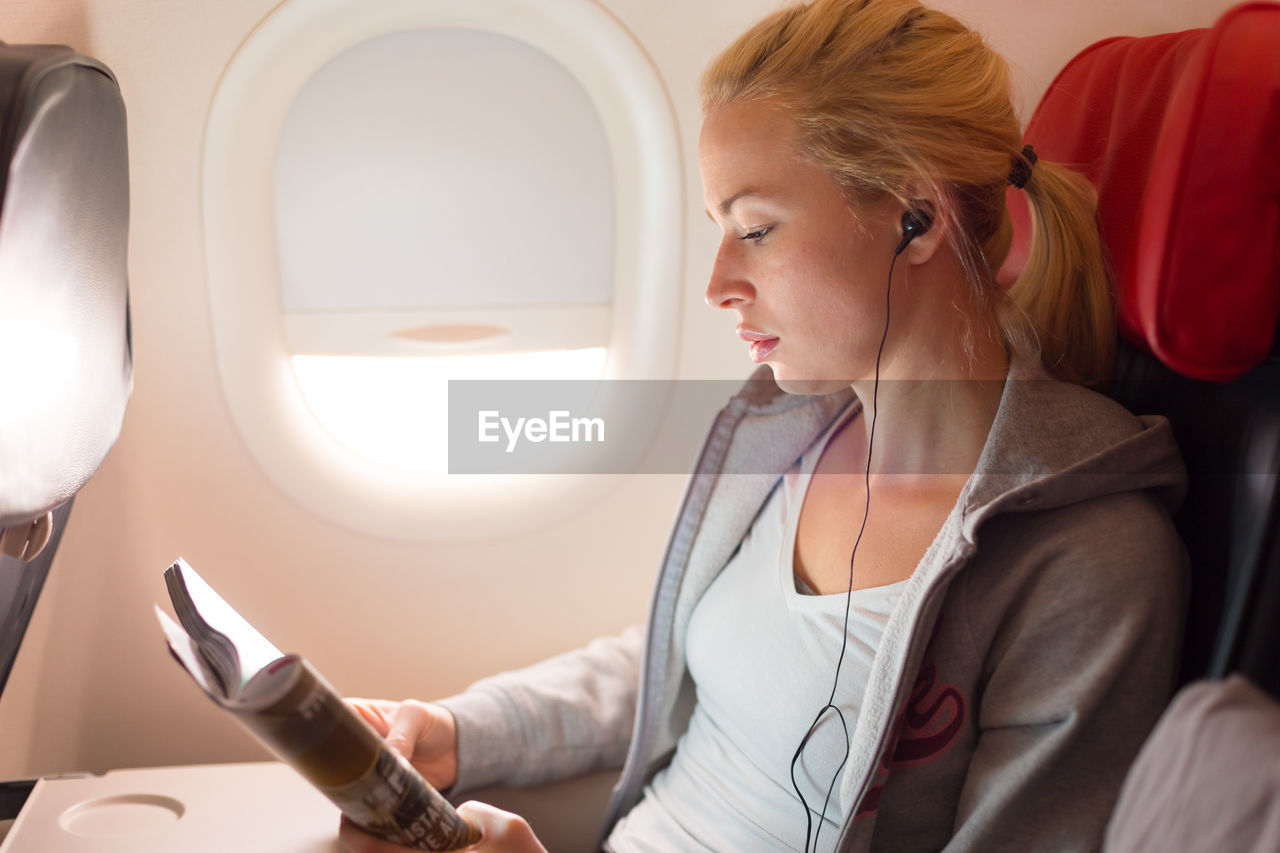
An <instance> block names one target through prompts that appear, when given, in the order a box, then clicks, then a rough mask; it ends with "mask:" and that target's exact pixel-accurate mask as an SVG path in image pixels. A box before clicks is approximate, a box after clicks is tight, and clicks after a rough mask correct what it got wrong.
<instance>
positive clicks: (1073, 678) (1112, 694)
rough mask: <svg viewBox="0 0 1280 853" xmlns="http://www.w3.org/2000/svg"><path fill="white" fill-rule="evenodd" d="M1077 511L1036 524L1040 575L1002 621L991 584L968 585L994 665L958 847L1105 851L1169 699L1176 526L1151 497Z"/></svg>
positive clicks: (1182, 565)
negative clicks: (1124, 787) (1127, 786)
mask: <svg viewBox="0 0 1280 853" xmlns="http://www.w3.org/2000/svg"><path fill="white" fill-rule="evenodd" d="M1067 515H1068V514H1067V513H1055V514H1050V518H1051V520H1052V521H1053V522H1054V523H1053V525H1052V526H1049V527H1045V526H1041V525H1031V526H1029V527H1028V528H1027V529H1026V531H1025V537H1026V541H1024V542H1023V543H1021V547H1023V548H1025V549H1027V550H1029V551H1030V552H1031V553H1032V554H1033V555H1034V558H1035V566H1034V570H1032V571H1029V572H1027V573H1026V577H1025V580H1024V581H1023V582H1022V583H1021V584H1020V585H1019V586H1018V589H1017V592H1016V594H1015V595H1014V596H1012V599H1011V600H1010V601H1009V603H1008V604H1007V605H1006V606H1004V607H1003V612H1001V613H1000V614H999V616H998V617H997V616H988V615H985V614H988V613H990V612H991V611H990V610H989V609H988V608H989V603H988V602H986V601H984V599H983V596H984V594H985V593H986V590H984V588H983V585H982V578H981V576H978V577H974V578H969V579H966V581H965V582H966V589H965V602H966V604H965V609H966V611H967V613H969V614H970V624H971V626H972V627H973V630H974V634H975V642H978V643H983V644H985V645H986V654H985V660H986V664H985V665H984V686H983V691H982V694H981V700H980V705H979V707H978V711H977V713H978V715H979V716H978V726H979V739H978V744H977V748H976V750H975V752H974V753H973V756H972V758H971V760H970V763H969V769H968V773H967V776H966V779H965V784H964V788H963V790H962V793H961V797H960V801H959V807H958V811H957V815H956V824H955V832H954V835H953V838H952V840H951V843H950V844H949V845H948V847H947V849H948V850H982V851H998V850H1011V851H1012V850H1019V851H1021V850H1055V851H1068V850H1096V849H1098V848H1099V847H1100V846H1101V842H1102V836H1103V832H1104V830H1105V828H1106V822H1107V819H1108V817H1109V815H1110V813H1111V810H1112V808H1113V806H1114V803H1115V799H1116V797H1117V795H1118V793H1119V790H1120V785H1121V783H1122V782H1123V780H1124V777H1125V774H1126V773H1127V771H1128V768H1129V765H1130V764H1131V763H1132V761H1133V758H1134V756H1135V755H1136V754H1137V752H1138V749H1139V748H1140V747H1141V745H1142V742H1143V740H1144V739H1145V738H1146V736H1147V734H1148V733H1149V732H1150V730H1151V728H1152V727H1153V726H1154V725H1155V722H1156V720H1157V718H1158V717H1159V715H1160V712H1161V710H1162V709H1163V707H1164V706H1165V704H1166V703H1167V701H1168V698H1169V694H1170V691H1171V689H1172V686H1173V680H1174V676H1175V673H1176V670H1177V660H1178V654H1179V651H1180V649H1181V638H1182V621H1183V616H1184V612H1185V605H1186V578H1187V572H1186V556H1185V551H1184V549H1183V546H1182V543H1181V541H1180V540H1179V539H1178V537H1177V534H1176V533H1175V532H1174V530H1173V526H1172V523H1171V522H1170V521H1169V519H1168V516H1167V515H1166V514H1165V513H1164V511H1163V510H1162V509H1160V508H1159V506H1158V505H1157V503H1156V501H1155V500H1154V499H1151V498H1149V497H1148V496H1146V495H1141V494H1129V495H1119V496H1113V497H1111V498H1108V499H1105V500H1099V501H1094V502H1091V505H1090V506H1088V507H1078V508H1073V509H1072V510H1071V512H1070V517H1069V518H1068V517H1067ZM1067 531H1073V532H1071V533H1068V532H1067ZM1016 545H1017V543H1015V546H1016ZM992 566H994V564H993V563H989V564H988V567H989V568H990V567H992ZM984 623H986V624H984Z"/></svg>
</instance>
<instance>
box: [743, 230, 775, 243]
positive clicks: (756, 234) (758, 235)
mask: <svg viewBox="0 0 1280 853" xmlns="http://www.w3.org/2000/svg"><path fill="white" fill-rule="evenodd" d="M770 230H771V229H770V228H768V227H764V228H755V229H753V230H751V231H748V232H747V233H746V234H743V235H742V236H741V237H740V238H739V239H741V240H753V241H755V242H757V243H759V242H760V241H761V240H763V239H764V237H765V235H766V234H768V233H769V231H770Z"/></svg>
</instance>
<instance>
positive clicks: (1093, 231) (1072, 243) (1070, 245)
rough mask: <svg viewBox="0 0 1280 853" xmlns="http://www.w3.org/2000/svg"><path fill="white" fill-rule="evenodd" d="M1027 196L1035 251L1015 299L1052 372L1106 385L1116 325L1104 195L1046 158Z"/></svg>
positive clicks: (1031, 180)
mask: <svg viewBox="0 0 1280 853" xmlns="http://www.w3.org/2000/svg"><path fill="white" fill-rule="evenodd" d="M1023 192H1025V193H1026V195H1027V206H1028V208H1029V209H1030V211H1031V248H1030V253H1029V254H1028V256H1027V264H1026V266H1025V267H1024V268H1023V270H1022V273H1021V274H1020V275H1019V276H1018V279H1017V281H1015V282H1014V284H1013V287H1012V289H1011V290H1010V295H1011V296H1012V298H1013V301H1014V303H1015V304H1016V305H1017V307H1018V308H1019V309H1020V311H1021V313H1022V314H1023V315H1024V316H1025V317H1026V318H1027V320H1028V322H1029V323H1030V324H1031V328H1032V329H1033V330H1034V332H1035V338H1036V341H1037V343H1038V346H1039V350H1040V359H1041V361H1043V363H1044V365H1045V368H1046V369H1047V370H1048V371H1049V372H1050V373H1052V374H1053V375H1055V376H1057V377H1059V378H1061V379H1066V380H1069V381H1071V382H1078V383H1080V384H1083V385H1096V384H1099V383H1101V382H1103V381H1104V380H1105V379H1106V378H1108V377H1109V376H1110V375H1111V368H1112V363H1113V361H1114V359H1115V340H1116V323H1115V306H1114V304H1113V302H1112V298H1111V281H1110V276H1109V275H1108V269H1107V264H1106V260H1105V258H1104V256H1103V250H1102V240H1101V237H1100V236H1099V234H1098V226H1097V221H1096V218H1095V211H1096V209H1097V195H1096V193H1095V191H1094V188H1093V185H1092V184H1090V183H1089V181H1088V180H1087V179H1086V178H1084V177H1083V176H1081V175H1079V174H1077V173H1076V172H1073V171H1071V170H1070V169H1068V168H1066V167H1064V166H1060V165H1058V164H1056V163H1046V162H1044V161H1040V162H1038V163H1037V164H1036V165H1035V167H1034V168H1033V169H1032V170H1031V173H1030V177H1029V178H1028V180H1027V183H1026V186H1025V187H1023Z"/></svg>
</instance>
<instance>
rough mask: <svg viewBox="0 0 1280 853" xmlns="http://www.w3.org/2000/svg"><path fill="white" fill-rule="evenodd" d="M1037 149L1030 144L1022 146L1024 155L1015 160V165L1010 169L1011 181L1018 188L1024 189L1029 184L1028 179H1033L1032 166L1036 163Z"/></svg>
mask: <svg viewBox="0 0 1280 853" xmlns="http://www.w3.org/2000/svg"><path fill="white" fill-rule="evenodd" d="M1038 159H1040V158H1038V157H1036V151H1035V149H1034V148H1032V147H1031V146H1030V145H1024V146H1022V155H1021V156H1020V157H1017V158H1015V159H1014V161H1013V166H1012V167H1011V168H1010V169H1009V183H1011V184H1013V185H1014V186H1015V187H1017V188H1018V189H1022V188H1023V187H1025V186H1026V185H1027V181H1029V180H1030V179H1031V167H1032V166H1034V165H1035V164H1036V160H1038Z"/></svg>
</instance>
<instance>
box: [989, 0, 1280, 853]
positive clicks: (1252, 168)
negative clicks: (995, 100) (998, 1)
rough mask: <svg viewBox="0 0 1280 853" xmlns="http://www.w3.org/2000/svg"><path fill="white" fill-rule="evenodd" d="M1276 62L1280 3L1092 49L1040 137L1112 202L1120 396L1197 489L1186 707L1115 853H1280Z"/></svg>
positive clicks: (1189, 533)
mask: <svg viewBox="0 0 1280 853" xmlns="http://www.w3.org/2000/svg"><path fill="white" fill-rule="evenodd" d="M1277 44H1280V4H1275V3H1263V2H1252V3H1244V4H1241V5H1238V6H1235V7H1233V8H1231V9H1229V10H1227V11H1226V12H1225V13H1224V14H1223V15H1222V16H1221V17H1220V18H1219V20H1218V21H1217V23H1216V24H1215V25H1214V26H1213V27H1212V28H1210V29H1200V30H1190V31H1187V32H1180V33H1170V34H1165V35H1158V36H1151V37H1146V38H1114V39H1107V40H1105V41H1101V42H1098V43H1097V44H1094V45H1093V46H1091V47H1089V48H1086V49H1085V50H1084V51H1083V52H1081V53H1080V54H1078V55H1077V56H1076V57H1075V58H1074V59H1073V60H1072V61H1071V62H1070V63H1069V64H1068V65H1067V66H1066V67H1065V68H1064V69H1063V70H1062V71H1061V72H1060V73H1059V75H1058V77H1057V78H1056V79H1055V80H1054V82H1053V83H1052V84H1051V85H1050V87H1049V89H1048V91H1047V92H1046V93H1045V95H1044V97H1043V99H1042V100H1041V102H1040V104H1039V106H1038V108H1037V110H1036V112H1035V114H1034V116H1033V117H1032V119H1031V122H1030V123H1029V125H1028V127H1027V131H1026V134H1025V136H1026V138H1027V141H1028V142H1030V143H1032V144H1033V145H1034V146H1035V149H1036V151H1037V154H1039V155H1040V156H1042V157H1045V158H1047V159H1049V160H1053V161H1057V162H1062V163H1066V164H1068V165H1072V166H1074V167H1075V168H1077V169H1078V170H1079V171H1081V172H1082V173H1083V174H1085V175H1086V176H1087V177H1088V178H1089V179H1090V180H1091V181H1092V182H1093V183H1094V185H1095V186H1096V187H1097V189H1098V195H1099V204H1098V219H1099V225H1100V228H1101V231H1102V236H1103V242H1104V245H1105V248H1106V250H1107V252H1108V255H1109V258H1110V260H1111V264H1112V269H1113V272H1114V275H1115V281H1114V287H1115V299H1116V304H1117V308H1118V326H1119V333H1120V337H1121V340H1120V345H1119V353H1118V358H1117V365H1116V373H1115V379H1114V382H1113V383H1112V384H1111V386H1110V389H1109V391H1110V393H1111V394H1112V396H1114V397H1115V398H1116V399H1117V400H1119V401H1120V402H1121V403H1123V404H1124V405H1125V406H1126V407H1128V408H1129V409H1130V410H1131V411H1134V412H1139V413H1160V414H1163V415H1165V416H1167V417H1168V418H1169V420H1170V422H1171V425H1172V427H1173V430H1174V433H1175V436H1176V438H1177V440H1178V444H1179V446H1180V447H1181V449H1182V453H1183V456H1184V458H1185V461H1186V463H1187V468H1188V475H1189V490H1188V495H1187V499H1186V501H1185V503H1184V504H1183V506H1182V507H1181V509H1180V510H1179V512H1178V514H1177V516H1176V517H1175V519H1174V521H1175V524H1176V525H1177V527H1178V530H1179V532H1180V533H1181V535H1182V537H1183V540H1184V541H1185V542H1186V545H1187V549H1188V552H1189V556H1190V561H1191V585H1190V598H1189V608H1188V614H1187V628H1186V637H1185V645H1184V652H1183V658H1182V666H1181V671H1180V677H1179V686H1181V687H1182V689H1181V690H1180V691H1179V693H1178V694H1177V696H1176V697H1175V699H1174V701H1173V702H1172V703H1171V705H1170V706H1169V707H1168V708H1167V709H1166V711H1165V713H1164V715H1163V716H1162V718H1161V720H1160V722H1159V723H1158V724H1157V726H1156V728H1155V730H1154V731H1153V733H1152V735H1151V736H1150V737H1149V738H1148V739H1147V741H1146V742H1145V743H1144V745H1143V747H1142V750H1141V752H1140V754H1139V755H1138V758H1137V760H1136V761H1135V763H1134V765H1133V767H1132V769H1131V771H1130V773H1129V775H1128V777H1127V778H1126V782H1125V786H1124V789H1123V790H1122V792H1121V794H1120V798H1119V801H1118V803H1117V805H1116V809H1115V811H1114V813H1113V815H1112V819H1111V822H1110V825H1109V827H1108V831H1107V837H1106V840H1105V843H1104V845H1103V849H1104V850H1106V851H1108V853H1120V851H1137V850H1144V851H1145V850H1208V849H1231V850H1240V851H1259V853H1260V851H1264V850H1267V851H1269V850H1275V849H1277V845H1280V775H1277V774H1276V773H1275V772H1274V762H1273V760H1272V759H1273V756H1274V747H1275V746H1276V745H1277V744H1280V703H1277V701H1276V698H1277V697H1280V535H1278V531H1280V497H1278V495H1277V479H1278V476H1277V475H1278V473H1280V351H1277V347H1276V326H1277V316H1278V315H1280V51H1276V50H1275V45H1277ZM1009 206H1010V211H1011V213H1012V215H1013V218H1014V226H1015V240H1014V247H1013V250H1012V251H1011V253H1010V257H1009V261H1008V262H1007V263H1006V265H1005V267H1004V269H1002V271H1001V274H1000V279H1001V281H1002V282H1005V283H1008V282H1010V281H1012V280H1013V278H1014V277H1015V276H1016V273H1017V271H1018V270H1019V269H1021V266H1022V264H1023V263H1025V258H1026V250H1027V246H1026V240H1027V236H1026V235H1027V230H1028V228H1027V217H1028V212H1027V206H1026V202H1025V200H1024V199H1023V198H1022V197H1021V193H1018V192H1016V191H1011V192H1010V193H1009ZM1188 682H1194V683H1188ZM1255 684H1256V685H1257V687H1255V686H1254V685H1255ZM1258 687H1261V688H1263V690H1259V689H1258ZM1264 691H1265V692H1264Z"/></svg>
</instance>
